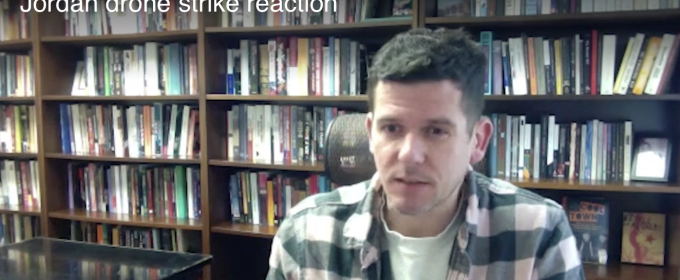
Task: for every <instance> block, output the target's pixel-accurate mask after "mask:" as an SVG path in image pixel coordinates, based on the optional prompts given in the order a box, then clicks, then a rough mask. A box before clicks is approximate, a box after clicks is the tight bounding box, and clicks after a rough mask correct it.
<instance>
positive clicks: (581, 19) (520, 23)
mask: <svg viewBox="0 0 680 280" xmlns="http://www.w3.org/2000/svg"><path fill="white" fill-rule="evenodd" d="M678 18H680V11H678V10H677V9H659V10H642V11H618V12H590V13H577V14H572V13H570V14H551V15H543V14H539V15H521V16H490V17H426V18H425V23H426V24H427V25H459V26H464V27H470V28H478V27H484V28H493V27H508V28H531V27H532V26H533V27H538V25H549V26H551V27H552V26H556V25H557V26H559V27H568V26H579V27H581V26H588V25H593V26H595V25H598V24H612V23H613V24H620V22H621V21H625V22H630V23H639V22H650V21H652V22H663V21H667V20H677V19H678Z"/></svg>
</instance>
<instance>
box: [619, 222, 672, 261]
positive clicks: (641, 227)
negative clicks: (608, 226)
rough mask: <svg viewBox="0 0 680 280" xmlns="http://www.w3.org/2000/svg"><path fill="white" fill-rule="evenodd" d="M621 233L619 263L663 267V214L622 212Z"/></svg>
mask: <svg viewBox="0 0 680 280" xmlns="http://www.w3.org/2000/svg"><path fill="white" fill-rule="evenodd" d="M622 231H623V236H622V238H621V243H622V244H621V262H625V263H635V264H648V265H661V266H663V265H664V247H665V243H666V242H665V239H666V238H665V233H666V216H665V215H664V214H656V213H630V212H624V213H623V229H622Z"/></svg>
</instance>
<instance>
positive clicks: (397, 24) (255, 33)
mask: <svg viewBox="0 0 680 280" xmlns="http://www.w3.org/2000/svg"><path fill="white" fill-rule="evenodd" d="M412 24H413V21H412V20H401V19H397V20H388V21H376V22H352V23H344V24H314V25H289V26H255V27H206V29H205V32H206V34H209V35H211V36H214V35H219V36H222V37H238V38H248V37H250V38H252V37H268V36H280V35H283V36H292V35H296V36H319V35H321V36H326V35H327V34H334V35H336V36H354V35H357V34H358V33H363V34H365V33H396V32H400V31H406V30H408V29H409V28H411V25H412Z"/></svg>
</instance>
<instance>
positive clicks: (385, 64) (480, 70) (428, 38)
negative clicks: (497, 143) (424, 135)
mask: <svg viewBox="0 0 680 280" xmlns="http://www.w3.org/2000/svg"><path fill="white" fill-rule="evenodd" d="M486 63H487V58H486V56H485V55H484V53H483V52H482V50H481V48H480V47H479V44H478V43H477V42H475V41H474V40H473V39H471V38H470V35H469V34H468V33H466V32H465V31H464V30H463V29H462V28H459V29H446V28H439V29H436V30H431V29H426V28H416V29H411V30H409V31H406V32H403V33H400V34H398V35H397V36H395V37H394V38H392V39H390V40H389V41H388V42H387V43H385V45H383V46H382V47H381V48H380V50H379V51H378V52H377V53H376V54H375V57H374V59H373V65H372V66H371V68H370V69H369V71H368V72H369V73H368V86H369V88H368V107H369V111H371V112H372V111H373V109H374V105H375V104H374V98H375V94H374V89H375V85H376V84H377V83H378V81H396V82H404V83H408V82H424V81H442V80H447V79H448V80H451V81H453V82H456V83H457V85H458V86H459V87H460V90H461V91H462V93H463V96H462V100H461V106H462V108H463V110H464V113H465V115H466V117H467V119H468V131H472V127H474V123H475V122H476V121H477V120H479V118H480V117H481V115H482V112H483V111H484V81H485V79H486V73H485V65H486Z"/></svg>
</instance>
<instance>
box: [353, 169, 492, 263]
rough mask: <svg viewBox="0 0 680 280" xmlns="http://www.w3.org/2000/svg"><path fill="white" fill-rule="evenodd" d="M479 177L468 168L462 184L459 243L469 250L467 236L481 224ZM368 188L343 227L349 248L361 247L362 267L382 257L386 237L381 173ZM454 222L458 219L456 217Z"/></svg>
mask: <svg viewBox="0 0 680 280" xmlns="http://www.w3.org/2000/svg"><path fill="white" fill-rule="evenodd" d="M476 178H477V174H476V172H475V171H474V170H473V168H472V166H471V165H468V173H467V175H466V179H465V181H464V183H463V185H462V188H463V189H462V192H463V193H462V195H461V197H462V198H463V199H461V203H462V205H460V207H461V211H462V213H461V214H464V216H465V220H464V221H463V224H462V225H461V227H460V229H459V233H458V235H457V241H458V242H457V243H458V246H459V247H460V248H461V249H463V250H464V249H465V248H466V247H467V243H468V242H467V240H468V234H474V231H475V229H476V227H475V226H470V225H476V224H477V222H478V217H479V214H478V211H477V209H478V206H479V200H478V196H477V194H478V193H477V180H476ZM363 184H364V185H365V187H366V194H365V198H364V199H363V200H362V201H361V202H360V203H359V205H358V207H357V210H356V212H355V213H354V215H352V216H351V217H350V218H349V220H348V221H347V223H346V224H345V228H344V235H345V237H346V242H347V245H348V246H349V247H353V248H359V249H360V251H361V253H360V257H361V264H362V268H367V267H368V266H370V265H371V264H372V263H373V262H375V261H377V260H378V258H379V255H380V250H381V246H380V240H381V238H380V236H381V235H382V234H383V232H382V231H383V225H382V222H383V221H382V220H381V219H380V209H381V208H382V207H383V205H384V203H385V201H384V199H383V197H384V196H383V191H382V188H381V186H380V178H379V177H378V174H377V173H376V174H374V175H373V177H371V179H370V180H367V181H366V182H364V183H363ZM454 219H455V217H454Z"/></svg>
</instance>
